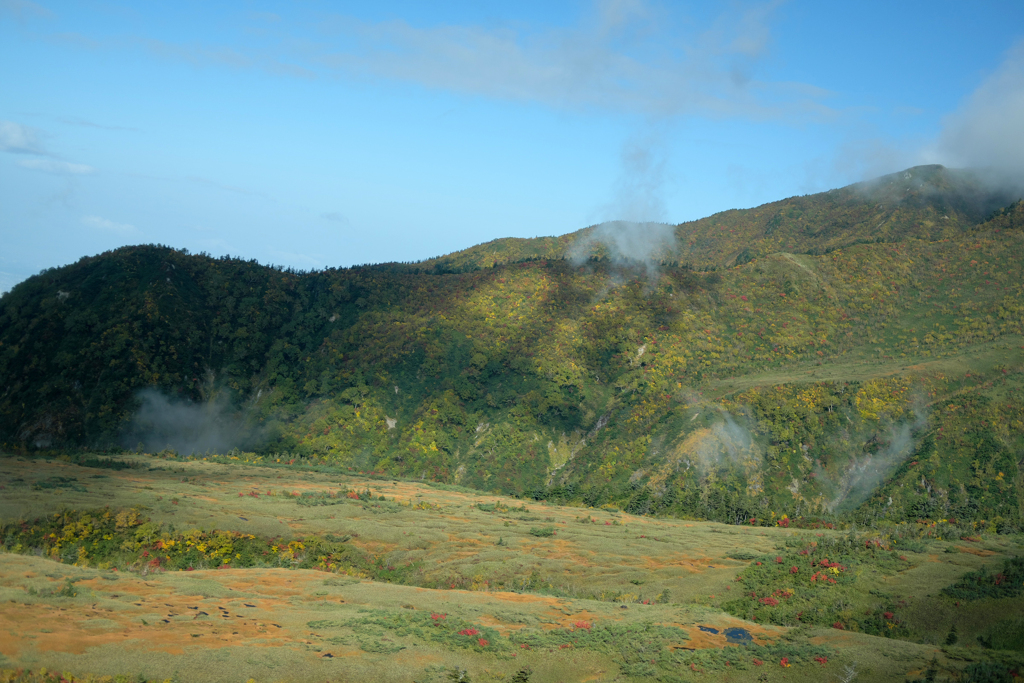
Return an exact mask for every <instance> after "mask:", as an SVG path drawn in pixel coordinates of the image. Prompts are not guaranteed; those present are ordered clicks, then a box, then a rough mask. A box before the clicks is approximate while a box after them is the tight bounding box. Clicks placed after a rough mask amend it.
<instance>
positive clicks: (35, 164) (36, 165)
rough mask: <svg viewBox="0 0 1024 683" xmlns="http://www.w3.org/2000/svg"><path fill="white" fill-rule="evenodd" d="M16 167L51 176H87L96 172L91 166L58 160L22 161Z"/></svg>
mask: <svg viewBox="0 0 1024 683" xmlns="http://www.w3.org/2000/svg"><path fill="white" fill-rule="evenodd" d="M18 165H19V166H22V167H23V168H28V169H31V170H33V171H42V172H43V173H52V174H53V175H88V174H90V173H95V172H96V169H95V168H93V167H92V166H87V165H85V164H73V163H71V162H70V161H60V160H59V159H22V160H21V161H19V162H18Z"/></svg>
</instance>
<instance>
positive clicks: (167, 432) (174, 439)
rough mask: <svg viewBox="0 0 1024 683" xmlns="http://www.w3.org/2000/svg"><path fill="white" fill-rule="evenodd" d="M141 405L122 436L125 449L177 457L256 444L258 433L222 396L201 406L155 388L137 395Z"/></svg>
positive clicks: (242, 414) (220, 451) (223, 451)
mask: <svg viewBox="0 0 1024 683" xmlns="http://www.w3.org/2000/svg"><path fill="white" fill-rule="evenodd" d="M137 398H138V400H139V401H140V403H141V405H140V406H139V409H138V410H137V411H136V412H135V415H134V416H133V417H132V420H131V423H130V425H129V426H128V429H127V430H126V431H125V435H124V437H123V442H124V444H125V445H126V446H127V447H129V448H134V447H137V446H139V445H140V444H141V445H142V447H143V448H144V449H145V450H147V451H160V450H164V449H171V450H174V451H176V452H177V453H179V454H181V455H187V454H192V453H206V452H212V453H226V452H227V451H230V450H231V449H233V448H246V447H250V446H252V445H253V444H254V443H255V442H256V441H258V438H259V433H258V431H254V430H253V429H251V428H250V426H249V425H248V424H247V421H246V419H245V415H244V413H242V412H239V411H237V410H235V409H233V408H232V407H231V405H230V404H229V402H228V400H227V399H226V398H223V397H222V395H221V396H218V397H215V398H213V399H212V400H209V401H204V402H202V403H193V402H191V401H177V400H173V399H168V398H167V397H166V396H164V395H163V394H162V393H160V392H159V391H157V390H156V389H144V390H142V391H140V392H139V393H138V395H137Z"/></svg>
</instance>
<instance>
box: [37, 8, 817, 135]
mask: <svg viewBox="0 0 1024 683" xmlns="http://www.w3.org/2000/svg"><path fill="white" fill-rule="evenodd" d="M779 4H780V0H770V1H769V2H762V3H757V4H745V5H737V4H728V5H726V7H727V8H728V9H727V10H726V11H725V12H724V13H723V14H722V15H721V16H720V17H718V18H717V19H716V20H715V21H713V22H710V24H708V25H706V26H704V27H697V24H696V22H695V21H693V20H692V19H690V18H688V17H685V16H684V17H682V18H678V17H677V16H676V15H677V14H678V12H677V11H676V10H675V9H672V10H671V11H670V9H669V8H665V7H662V6H661V5H659V4H658V3H656V2H645V1H644V0H598V2H595V3H594V5H593V10H592V11H591V12H590V13H589V15H587V16H584V17H583V19H582V20H581V21H580V23H579V24H578V25H577V26H573V27H558V28H550V27H536V26H534V27H531V26H526V25H523V24H517V25H515V26H514V28H509V27H508V26H497V27H493V26H479V25H468V24H467V25H439V26H438V25H435V26H414V25H412V24H410V23H408V22H406V21H403V20H400V19H399V20H393V21H384V22H378V23H372V22H366V21H361V20H359V19H356V18H354V17H351V16H342V15H335V16H329V17H327V18H325V19H324V20H323V21H321V22H320V23H319V24H318V26H317V28H318V30H319V34H318V35H313V36H311V35H309V34H306V33H304V32H303V30H302V29H299V28H295V27H289V26H287V24H286V23H285V22H284V21H278V22H271V23H268V24H266V26H273V29H272V30H271V29H267V30H268V33H267V34H266V37H273V39H274V40H266V41H264V45H263V47H260V48H256V49H246V48H242V47H238V46H227V45H214V44H197V43H177V42H169V41H165V40H158V39H154V38H150V37H136V38H133V39H130V40H106V41H102V42H100V43H97V42H96V41H94V40H92V39H91V38H88V37H87V36H81V35H77V34H63V35H61V36H55V37H53V39H59V40H62V41H66V42H70V43H71V44H73V45H77V46H79V47H81V48H83V49H95V48H96V47H100V46H106V47H109V48H112V49H123V48H125V47H127V46H128V45H134V46H138V47H142V48H143V49H146V50H148V51H150V52H151V53H153V54H155V55H158V56H160V57H162V58H165V59H171V60H175V61H182V62H186V63H189V64H192V65H193V66H196V67H209V66H217V67H226V68H234V69H259V70H262V71H265V72H267V73H271V74H274V75H278V76H284V77H294V78H303V79H310V78H316V77H318V76H319V75H320V74H322V73H323V72H325V71H326V72H328V74H327V75H331V76H335V77H343V78H348V79H356V80H364V79H365V80H371V81H379V80H382V79H383V80H390V81H397V82H403V83H409V84H414V85H417V86H420V87H425V88H431V89H438V90H445V91H450V92H456V93H464V94H469V95H473V96H478V97H486V98H494V99H501V100H511V101H520V102H530V103H539V104H542V105H544V106H549V107H555V108H568V109H601V110H610V111H617V112H626V113H631V114H641V115H644V116H653V117H659V116H674V115H679V114H700V115H706V116H713V117H744V118H752V119H760V120H763V119H782V120H786V121H791V122H801V121H808V120H822V119H827V118H829V117H832V116H834V115H835V114H836V112H835V111H833V110H832V109H830V108H829V107H828V106H826V105H825V104H824V103H823V101H824V100H825V99H826V98H828V97H829V96H830V95H831V93H829V92H827V91H824V90H822V89H820V88H815V87H813V86H810V85H807V84H801V83H787V82H774V81H770V80H763V79H760V78H759V75H758V72H759V68H758V65H759V62H760V60H762V59H764V58H765V57H766V56H767V55H768V53H769V50H770V46H771V43H772V35H771V20H772V18H773V15H774V10H775V8H776V7H777V6H778V5H779ZM695 27H696V28H695ZM261 30H262V29H261ZM275 41H276V42H275Z"/></svg>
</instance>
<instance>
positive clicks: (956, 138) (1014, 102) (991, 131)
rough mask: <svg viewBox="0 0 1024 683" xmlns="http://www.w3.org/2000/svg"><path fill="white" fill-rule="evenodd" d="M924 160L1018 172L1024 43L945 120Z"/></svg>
mask: <svg viewBox="0 0 1024 683" xmlns="http://www.w3.org/2000/svg"><path fill="white" fill-rule="evenodd" d="M925 155H926V156H927V157H930V158H931V159H934V160H935V161H938V162H940V163H945V164H950V165H955V166H973V167H987V168H993V169H997V170H1002V171H1012V172H1016V173H1022V172H1024V40H1021V41H1019V42H1018V43H1017V44H1016V45H1014V47H1013V48H1012V49H1011V50H1010V51H1009V52H1008V53H1007V55H1006V58H1005V60H1004V61H1003V63H1002V65H1001V66H1000V67H999V68H998V69H997V70H996V71H995V73H993V74H992V75H991V76H989V77H988V78H986V79H985V80H984V81H983V82H982V83H981V85H980V86H978V88H977V89H976V90H975V91H974V92H973V93H972V94H971V96H970V97H969V98H967V100H966V101H965V102H964V104H963V105H962V106H961V107H960V108H959V109H958V110H957V111H956V112H954V113H953V114H951V115H949V116H948V117H946V119H945V121H944V122H943V129H942V133H941V134H940V135H939V137H938V139H937V140H936V142H935V143H934V145H931V146H929V148H928V149H926V150H925Z"/></svg>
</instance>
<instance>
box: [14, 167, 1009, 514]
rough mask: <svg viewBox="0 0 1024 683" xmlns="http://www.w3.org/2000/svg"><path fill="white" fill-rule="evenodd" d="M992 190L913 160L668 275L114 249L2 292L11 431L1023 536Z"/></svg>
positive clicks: (706, 224) (548, 243)
mask: <svg viewBox="0 0 1024 683" xmlns="http://www.w3.org/2000/svg"><path fill="white" fill-rule="evenodd" d="M983 188H984V186H983V184H982V183H981V182H980V181H979V180H978V179H977V177H976V176H975V175H973V174H971V173H969V172H963V171H950V170H947V169H943V168H942V167H921V168H915V169H910V170H908V171H906V172H903V173H900V174H895V175H893V176H887V177H885V178H882V179H879V180H877V181H873V182H871V183H865V184H860V185H856V186H851V187H848V188H843V189H841V190H835V191H832V192H827V193H823V194H819V195H811V196H806V197H795V198H791V199H787V200H783V201H781V202H775V203H772V204H768V205H765V206H761V207H757V208H755V209H749V210H743V211H729V212H725V213H722V214H717V215H715V216H712V217H709V218H706V219H702V220H701V221H696V222H693V223H687V224H682V225H680V226H676V227H675V237H676V240H675V242H674V245H667V246H665V245H663V247H662V248H661V249H660V251H659V250H655V251H654V252H652V254H651V261H649V262H646V263H644V262H636V261H633V262H630V261H628V260H622V259H616V258H614V257H615V253H614V252H613V251H612V250H609V249H608V247H607V245H602V244H599V243H597V242H596V241H594V231H595V230H596V229H588V230H590V232H587V231H581V232H580V233H574V234H573V235H567V236H564V237H559V238H544V239H542V240H498V241H495V242H491V243H488V244H485V245H480V246H478V247H474V248H472V249H469V250H466V251H464V252H459V253H456V254H452V255H449V256H447V257H442V258H439V259H434V260H432V261H428V262H424V263H421V264H382V265H378V266H365V267H358V268H351V269H329V270H325V271H320V272H314V273H296V272H291V271H284V270H279V269H274V268H269V267H265V266H262V265H259V264H257V263H255V262H253V261H242V260H238V259H232V258H228V257H225V258H211V257H209V256H206V255H190V254H187V253H184V252H180V251H175V250H173V249H170V248H166V247H160V246H140V247H126V248H123V249H118V250H116V251H113V252H108V253H105V254H102V255H100V256H96V257H89V258H84V259H82V260H81V261H79V262H78V263H76V264H74V265H71V266H68V267H65V268H59V269H52V270H48V271H45V272H43V273H40V274H39V275H37V276H35V277H33V278H30V279H29V280H28V281H26V282H24V283H22V284H20V285H18V286H17V287H15V288H14V290H13V291H11V292H10V293H8V294H7V295H5V296H4V297H3V298H2V299H0V377H2V378H3V379H2V387H0V441H2V442H5V444H6V447H7V448H8V449H15V448H44V449H45V448H51V447H53V448H56V447H61V448H67V447H74V446H97V445H98V446H103V445H107V446H114V445H117V446H125V447H135V446H136V445H137V444H141V445H142V447H143V448H145V449H147V450H160V449H163V448H165V447H167V446H170V447H172V448H174V449H176V450H177V451H178V452H179V453H181V454H186V453H188V452H191V451H192V450H196V449H198V451H200V452H204V451H205V450H207V449H209V450H221V451H224V450H228V448H229V447H230V446H238V447H239V448H241V449H242V450H243V451H244V452H245V453H246V455H244V456H242V455H240V454H238V453H237V452H236V453H235V455H236V456H238V457H244V458H245V459H249V460H251V461H252V460H257V461H258V460H260V459H262V460H274V461H277V460H293V459H297V460H299V461H300V462H304V463H325V464H330V465H332V466H336V467H341V468H352V469H353V470H357V471H365V472H370V471H372V472H378V473H386V474H387V475H389V476H405V477H416V478H423V479H429V480H436V481H440V482H446V483H453V484H461V485H463V486H468V487H473V488H477V489H482V490H487V491H495V492H502V493H511V494H514V495H519V496H532V497H536V498H547V499H552V500H561V501H565V502H571V503H584V504H587V505H594V506H599V505H605V504H608V505H615V506H617V507H620V508H623V509H625V510H627V511H629V512H633V513H663V514H673V515H681V516H690V517H697V518H710V519H716V520H721V521H727V522H744V523H749V522H750V520H752V519H756V520H758V521H757V522H756V523H758V524H764V523H770V524H774V523H777V521H778V520H779V519H780V518H781V517H782V515H788V517H787V519H789V518H799V517H804V518H806V519H805V520H804V522H803V523H809V520H811V519H819V520H822V521H828V520H830V519H833V518H834V516H835V515H838V514H845V515H850V516H852V518H854V519H864V520H866V521H867V520H877V519H883V518H884V519H891V520H894V521H900V520H913V519H919V518H923V519H940V518H942V519H945V518H949V517H954V518H957V519H966V520H975V521H978V522H979V523H980V522H981V521H982V520H984V525H991V526H993V527H995V528H996V529H1007V530H1010V529H1014V528H1017V527H1019V525H1020V524H1021V522H1022V519H1024V469H1022V462H1021V453H1022V451H1024V402H1022V400H1021V393H1020V392H1021V391H1022V390H1024V328H1022V313H1024V280H1022V277H1021V275H1022V273H1021V263H1022V256H1024V204H1022V203H1021V202H1020V201H1017V202H1016V203H1012V202H1013V200H1014V199H1015V198H1014V197H1011V196H1007V195H1004V194H1000V193H993V192H988V191H985V190H984V189H983ZM598 234H600V233H598ZM574 245H575V247H576V248H575V249H574ZM580 245H583V246H585V247H586V248H585V249H584V250H582V251H581V249H580ZM588 250H589V251H588ZM573 254H575V255H576V256H577V258H575V259H574V258H571V256H572V255H573ZM587 254H590V256H591V257H590V258H589V259H587V258H585V257H586V255H587ZM580 255H582V257H583V258H580ZM166 400H170V403H167V402H166ZM787 523H789V522H787ZM795 523H799V522H795Z"/></svg>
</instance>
